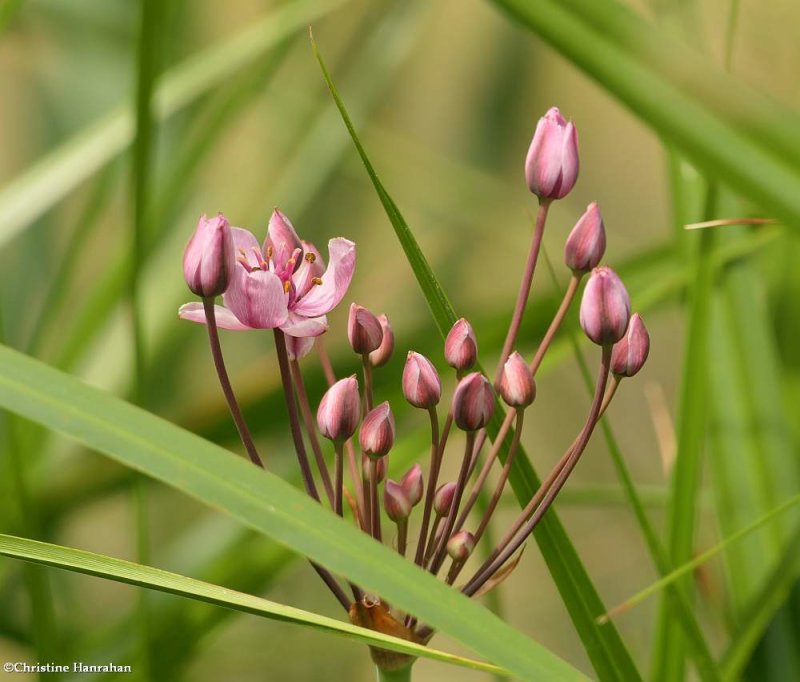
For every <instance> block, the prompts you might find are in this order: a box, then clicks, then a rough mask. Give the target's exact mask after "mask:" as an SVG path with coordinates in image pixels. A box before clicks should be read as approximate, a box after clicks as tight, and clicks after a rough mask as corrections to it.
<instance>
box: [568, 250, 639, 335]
mask: <svg viewBox="0 0 800 682" xmlns="http://www.w3.org/2000/svg"><path fill="white" fill-rule="evenodd" d="M630 316H631V301H630V298H629V297H628V292H627V291H626V290H625V285H624V284H623V283H622V280H621V279H620V278H619V276H618V275H617V273H616V272H614V271H613V270H612V269H611V268H608V267H605V266H603V267H599V268H595V269H594V270H593V271H592V275H591V277H590V278H589V281H588V282H587V283H586V289H584V291H583V299H582V300H581V311H580V320H581V327H583V331H584V332H586V336H588V337H589V338H590V339H591V340H592V341H594V342H595V343H596V344H598V345H601V346H604V345H607V344H610V343H616V342H617V341H619V340H620V339H621V338H622V337H623V336H624V335H625V330H626V329H627V328H628V321H629V320H630Z"/></svg>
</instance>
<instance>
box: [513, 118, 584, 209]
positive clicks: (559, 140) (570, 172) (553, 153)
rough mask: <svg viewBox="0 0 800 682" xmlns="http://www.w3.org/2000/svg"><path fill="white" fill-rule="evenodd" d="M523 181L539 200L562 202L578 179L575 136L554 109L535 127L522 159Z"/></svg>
mask: <svg viewBox="0 0 800 682" xmlns="http://www.w3.org/2000/svg"><path fill="white" fill-rule="evenodd" d="M525 179H526V180H527V181H528V187H529V188H530V190H531V192H533V193H534V194H535V195H536V196H538V197H539V198H540V199H563V198H564V197H565V196H567V194H569V191H570V190H571V189H572V188H573V186H574V185H575V181H576V180H577V179H578V134H577V132H576V131H575V126H574V125H572V123H567V122H566V120H564V117H563V116H562V115H561V112H560V111H559V110H558V108H557V107H552V108H551V109H550V110H549V111H548V112H547V113H546V114H545V115H544V117H543V118H540V119H539V123H538V124H537V125H536V132H535V133H534V135H533V140H532V141H531V146H530V148H529V149H528V157H527V158H526V159H525Z"/></svg>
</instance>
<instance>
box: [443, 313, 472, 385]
mask: <svg viewBox="0 0 800 682" xmlns="http://www.w3.org/2000/svg"><path fill="white" fill-rule="evenodd" d="M477 358H478V342H477V340H476V339H475V332H474V331H473V329H472V325H471V324H470V323H469V322H467V321H466V320H465V319H464V318H463V317H462V318H461V319H460V320H458V322H456V323H455V324H454V325H453V327H452V329H450V332H449V333H448V334H447V339H446V340H445V342H444V359H445V360H446V361H447V364H448V365H450V366H451V367H452V368H454V369H456V370H458V371H459V372H464V371H466V370H468V369H469V368H470V367H472V365H474V364H475V360H477Z"/></svg>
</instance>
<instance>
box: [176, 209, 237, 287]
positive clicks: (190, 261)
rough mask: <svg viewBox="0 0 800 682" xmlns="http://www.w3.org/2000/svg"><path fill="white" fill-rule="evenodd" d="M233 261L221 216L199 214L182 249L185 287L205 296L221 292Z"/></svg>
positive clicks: (228, 230) (230, 238)
mask: <svg viewBox="0 0 800 682" xmlns="http://www.w3.org/2000/svg"><path fill="white" fill-rule="evenodd" d="M234 265H235V256H234V253H233V235H232V233H231V227H230V225H229V224H228V221H227V219H226V218H225V216H224V215H222V214H221V213H219V214H217V215H216V216H214V217H213V218H206V216H205V215H203V216H201V217H200V220H199V221H198V223H197V228H196V229H195V231H194V234H193V235H192V237H191V239H190V240H189V243H188V244H187V245H186V249H185V250H184V252H183V276H184V279H185V280H186V284H187V285H188V287H189V289H191V290H192V293H195V294H197V295H198V296H203V297H206V298H213V297H214V296H219V295H220V294H224V293H225V291H226V289H227V288H228V284H229V282H230V278H231V275H232V274H233V268H234Z"/></svg>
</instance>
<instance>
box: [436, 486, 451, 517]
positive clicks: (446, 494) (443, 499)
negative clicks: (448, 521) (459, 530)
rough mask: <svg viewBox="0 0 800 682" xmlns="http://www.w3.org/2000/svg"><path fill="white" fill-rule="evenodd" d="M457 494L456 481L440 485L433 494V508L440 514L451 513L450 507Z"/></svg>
mask: <svg viewBox="0 0 800 682" xmlns="http://www.w3.org/2000/svg"><path fill="white" fill-rule="evenodd" d="M455 495H456V482H455V481H450V483H445V484H443V485H441V486H439V489H438V490H437V491H436V494H435V495H434V496H433V510H434V511H435V512H436V514H437V515H438V516H447V515H448V514H449V513H450V507H452V506H453V498H454V497H455Z"/></svg>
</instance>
